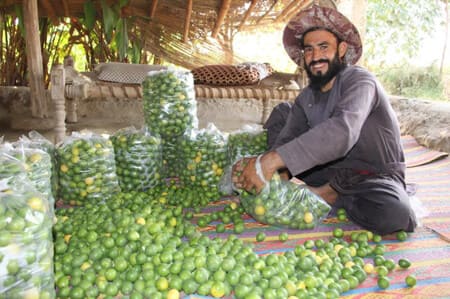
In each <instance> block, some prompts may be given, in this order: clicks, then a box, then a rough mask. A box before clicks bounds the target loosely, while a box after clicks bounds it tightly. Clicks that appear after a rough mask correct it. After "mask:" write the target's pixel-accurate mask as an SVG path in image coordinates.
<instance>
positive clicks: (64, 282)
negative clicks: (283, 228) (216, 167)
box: [54, 192, 414, 299]
mask: <svg viewBox="0 0 450 299" xmlns="http://www.w3.org/2000/svg"><path fill="white" fill-rule="evenodd" d="M163 196H164V195H163V194H157V193H155V194H153V195H149V194H148V193H142V192H130V193H117V194H115V195H114V196H113V198H111V199H110V201H109V202H108V203H107V204H91V203H88V204H86V205H85V206H84V207H81V208H69V209H60V210H58V211H57V216H58V222H57V224H56V225H55V226H54V235H55V238H56V239H55V247H54V248H55V284H56V287H57V292H58V293H57V296H58V298H74V299H76V298H91V297H92V298H97V297H108V298H109V297H110V298H115V297H127V298H128V297H129V298H152V299H163V298H179V294H180V293H184V294H185V295H190V294H198V295H201V296H212V297H215V298H221V297H227V296H231V295H233V297H234V298H236V299H244V298H267V299H272V298H289V297H290V296H296V297H298V298H338V297H339V296H340V295H342V294H344V293H345V292H347V291H349V290H350V289H355V288H357V287H358V286H359V285H360V284H361V283H362V282H364V281H365V280H366V279H367V277H368V276H369V275H371V276H373V275H377V276H378V277H379V279H380V280H383V279H385V278H387V275H388V273H390V272H392V271H393V269H394V268H395V267H396V266H395V263H394V264H393V263H392V260H390V259H385V258H384V257H383V256H382V254H383V252H382V251H381V250H378V249H377V248H378V247H377V246H378V245H381V244H376V245H375V246H374V245H373V244H372V241H371V240H372V239H371V238H370V236H369V234H367V235H366V234H365V233H364V235H363V233H358V235H355V237H354V238H353V236H352V241H351V242H347V241H346V240H345V239H344V238H342V236H341V237H332V236H330V239H329V240H322V239H317V240H307V241H305V242H304V244H299V245H296V246H295V248H292V250H289V251H286V252H284V253H281V254H276V253H269V254H266V255H261V256H260V255H258V254H257V253H256V252H255V251H254V250H253V249H252V246H253V245H252V244H247V243H244V241H243V240H240V239H238V238H237V237H236V236H235V235H234V234H230V235H229V236H228V237H227V238H226V239H222V238H210V237H208V236H207V235H204V234H201V233H199V232H198V231H196V229H195V226H193V225H192V224H191V223H190V222H189V221H188V219H190V216H189V217H188V213H187V211H186V210H185V211H183V208H181V207H180V206H178V207H174V206H168V205H166V204H163V203H162V202H165V201H164V200H163V201H162V200H161V198H162V197H163ZM225 209H227V210H225ZM225 209H224V210H223V211H218V212H214V213H212V214H211V215H210V217H208V219H205V218H204V216H203V217H201V218H199V219H198V220H199V221H200V220H201V219H202V222H203V223H202V224H201V226H203V225H207V224H208V223H209V221H211V220H212V221H218V220H222V221H223V222H224V223H223V224H225V222H227V223H228V222H229V221H231V222H233V218H231V219H228V217H230V216H233V217H235V219H234V220H236V221H237V220H239V219H238V218H239V215H238V214H239V213H240V212H242V210H241V211H239V207H238V206H237V205H235V206H234V207H233V206H231V205H230V206H229V207H226V208H225ZM233 211H234V212H233ZM199 226H200V223H199ZM219 228H220V229H219ZM216 232H224V227H223V226H220V227H219V225H217V227H216ZM236 233H239V232H236ZM261 236H262V237H260V238H259V239H260V240H261V241H262V240H263V239H264V235H262V234H261ZM353 239H354V241H353ZM359 248H367V250H365V253H364V255H359V253H358V251H357V250H358V249H359ZM369 257H373V263H372V262H371V261H369V259H366V258H369ZM402 264H404V265H406V264H407V263H405V262H402ZM413 279H414V277H412V278H410V279H409V281H410V282H409V283H410V285H412V284H413ZM172 296H173V297H172Z"/></svg>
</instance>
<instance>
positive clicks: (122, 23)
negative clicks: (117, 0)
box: [115, 18, 128, 60]
mask: <svg viewBox="0 0 450 299" xmlns="http://www.w3.org/2000/svg"><path fill="white" fill-rule="evenodd" d="M115 42H116V45H117V52H118V53H119V59H120V60H123V59H124V58H125V56H126V54H127V48H128V31H127V20H126V19H123V18H120V19H119V21H118V22H117V27H116V35H115Z"/></svg>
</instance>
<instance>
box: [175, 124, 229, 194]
mask: <svg viewBox="0 0 450 299" xmlns="http://www.w3.org/2000/svg"><path fill="white" fill-rule="evenodd" d="M179 150H180V155H181V157H182V159H184V163H182V165H184V166H185V169H184V170H183V171H182V172H181V173H180V179H181V181H182V182H183V183H184V185H186V186H198V187H202V188H204V189H205V190H208V191H212V192H219V181H220V178H221V177H222V175H223V171H224V169H225V167H226V166H227V164H228V151H227V147H226V136H225V134H223V133H222V132H220V131H219V130H218V129H217V128H216V127H215V126H214V125H213V124H209V125H208V127H207V128H205V129H201V130H193V131H192V132H191V133H190V134H186V135H185V136H184V138H183V139H182V140H181V141H180V149H179Z"/></svg>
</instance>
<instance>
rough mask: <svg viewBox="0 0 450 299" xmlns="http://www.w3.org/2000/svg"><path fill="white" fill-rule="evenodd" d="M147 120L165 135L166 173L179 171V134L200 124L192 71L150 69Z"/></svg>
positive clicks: (145, 95) (145, 99) (145, 93)
mask: <svg viewBox="0 0 450 299" xmlns="http://www.w3.org/2000/svg"><path fill="white" fill-rule="evenodd" d="M142 90H143V105H144V120H145V124H146V125H147V126H148V127H149V129H150V130H151V131H152V132H154V133H156V134H159V135H160V136H161V139H162V143H163V159H164V167H165V168H166V174H167V176H169V177H176V176H178V174H179V170H180V169H182V167H181V168H180V167H179V161H178V159H176V157H177V153H178V151H179V146H178V144H179V139H178V137H180V136H182V135H184V134H185V133H186V132H189V131H190V130H192V129H196V128H197V127H198V119H197V102H196V100H195V91H194V79H193V76H192V73H191V72H189V71H183V70H176V69H173V68H169V69H167V70H161V71H153V72H149V73H148V75H147V77H146V79H145V80H144V81H143V82H142Z"/></svg>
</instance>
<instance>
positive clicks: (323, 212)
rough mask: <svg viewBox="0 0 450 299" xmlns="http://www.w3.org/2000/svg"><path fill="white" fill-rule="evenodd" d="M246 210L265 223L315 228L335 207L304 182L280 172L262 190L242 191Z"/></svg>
mask: <svg viewBox="0 0 450 299" xmlns="http://www.w3.org/2000/svg"><path fill="white" fill-rule="evenodd" d="M239 196H240V199H241V204H242V205H243V207H244V209H245V211H246V212H247V213H248V214H250V215H251V216H252V217H253V218H254V219H255V220H257V221H258V222H261V223H265V224H270V225H276V226H282V227H288V228H294V229H312V228H314V227H315V226H316V225H317V224H318V223H319V222H320V221H321V220H322V219H323V218H325V217H326V216H327V215H328V213H329V211H330V210H331V207H330V206H329V205H328V204H327V203H326V202H325V201H324V200H323V199H322V198H320V197H318V196H317V195H315V194H314V193H312V192H311V191H309V189H308V188H306V187H304V186H299V185H297V184H294V183H292V182H289V181H283V180H282V179H281V178H280V176H279V175H278V174H275V175H274V176H273V177H272V179H271V180H270V181H269V182H268V183H267V184H266V185H265V186H264V188H263V190H262V191H261V192H260V193H258V194H253V193H249V192H247V191H241V193H240V195H239Z"/></svg>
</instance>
